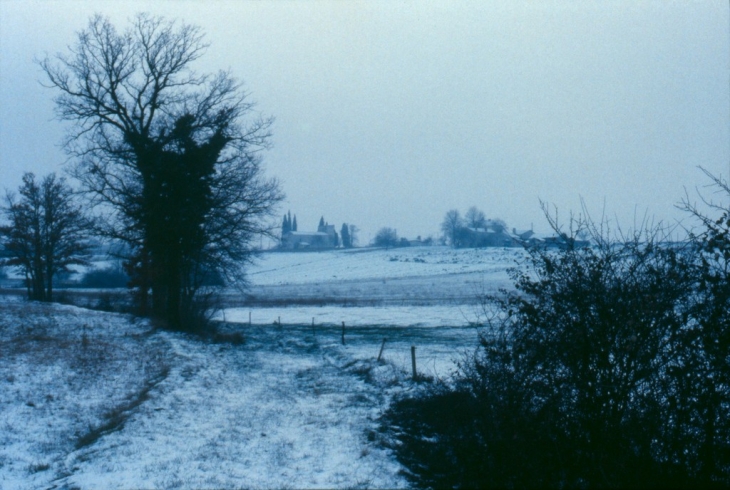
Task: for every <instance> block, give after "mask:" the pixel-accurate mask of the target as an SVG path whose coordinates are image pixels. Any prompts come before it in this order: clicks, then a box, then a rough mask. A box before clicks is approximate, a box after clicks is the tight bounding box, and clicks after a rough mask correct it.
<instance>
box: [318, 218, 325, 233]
mask: <svg viewBox="0 0 730 490" xmlns="http://www.w3.org/2000/svg"><path fill="white" fill-rule="evenodd" d="M324 226H325V223H324V216H322V217H321V218H319V225H318V226H317V231H324Z"/></svg>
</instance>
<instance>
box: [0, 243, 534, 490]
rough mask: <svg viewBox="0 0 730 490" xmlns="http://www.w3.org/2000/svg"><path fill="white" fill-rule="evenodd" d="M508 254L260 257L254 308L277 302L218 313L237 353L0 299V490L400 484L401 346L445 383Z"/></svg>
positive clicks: (96, 315)
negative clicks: (388, 433) (391, 429)
mask: <svg viewBox="0 0 730 490" xmlns="http://www.w3.org/2000/svg"><path fill="white" fill-rule="evenodd" d="M520 254H521V251H520V250H515V249H485V250H459V251H454V250H450V249H446V248H439V247H433V248H421V249H418V248H414V249H397V250H368V251H362V250H353V251H333V252H322V253H298V254H297V253H271V254H265V255H264V256H263V257H262V258H261V259H260V260H259V261H258V263H257V264H256V265H255V266H254V267H253V268H252V269H251V280H252V291H253V294H252V295H251V296H253V297H255V296H256V294H259V295H260V294H269V295H270V296H271V297H273V298H274V299H275V301H272V302H271V303H269V304H266V303H265V302H261V301H259V303H257V302H255V301H254V302H253V303H252V304H247V305H246V306H245V307H242V306H240V305H239V306H236V302H237V301H240V302H244V303H245V301H244V299H246V298H238V299H236V298H235V297H232V298H228V299H229V301H230V303H228V304H231V305H232V307H230V308H227V309H224V310H222V311H221V312H220V316H219V318H220V319H225V321H226V322H228V323H227V327H226V328H228V329H229V330H230V331H233V332H239V333H242V334H243V336H244V338H245V343H243V344H236V343H231V342H213V341H205V340H201V339H200V338H197V337H190V336H185V335H182V334H175V333H170V332H163V331H158V330H155V329H153V328H151V326H150V325H149V324H148V323H147V322H146V321H137V320H134V319H132V318H131V317H128V316H124V315H118V314H111V313H102V312H96V311H91V310H85V309H81V308H76V307H71V306H60V305H42V304H35V303H28V302H25V301H23V300H20V299H18V298H16V297H12V296H0V488H142V487H144V488H201V487H205V488H241V487H245V488H323V487H324V488H349V487H354V488H398V487H405V486H407V481H406V480H405V478H404V477H403V475H402V474H401V471H402V468H401V466H400V465H399V463H398V462H397V461H396V460H395V458H394V457H393V455H392V454H391V453H390V452H389V450H387V449H385V446H384V445H383V444H382V443H381V440H380V438H381V435H380V433H379V432H378V431H377V428H378V424H379V422H378V417H379V415H380V414H381V413H382V411H383V410H384V409H385V408H386V407H387V406H388V404H389V402H390V400H391V398H392V396H393V395H394V394H395V393H401V392H403V391H408V390H413V389H418V388H417V386H418V385H417V383H415V382H413V381H412V380H411V374H412V373H411V352H412V351H411V348H412V347H415V353H416V361H417V370H418V374H419V375H426V376H430V377H439V378H446V377H448V376H449V375H450V373H452V372H453V370H454V369H455V366H456V365H455V362H456V361H458V360H459V359H461V358H463V356H464V355H466V354H468V353H469V352H472V351H473V349H474V348H475V346H476V343H477V342H476V341H477V335H478V330H477V329H478V327H476V326H475V324H477V323H478V320H479V309H478V306H477V305H475V298H476V296H478V295H479V294H481V293H483V292H490V291H494V290H496V288H498V287H505V286H509V281H508V279H507V273H506V269H507V268H508V267H511V266H513V265H514V263H515V262H514V261H515V259H517V258H519V257H520ZM393 285H395V286H393ZM257 288H258V289H257ZM419 288H420V289H419ZM396 293H397V294H396ZM399 294H400V296H399ZM409 294H410V296H409ZM338 295H340V296H338ZM251 296H249V297H248V298H247V299H246V301H250V299H251ZM342 297H345V298H348V301H338V300H337V298H342ZM302 298H305V299H306V298H314V299H320V300H321V301H319V302H314V303H310V302H308V301H306V300H305V301H300V300H301V299H302ZM259 299H261V298H259ZM312 304H318V305H321V306H312ZM343 305H350V306H343ZM249 313H250V315H251V325H249ZM342 322H344V323H345V325H346V328H345V344H344V345H343V344H342ZM381 348H383V350H382V352H383V356H382V361H381V362H378V361H376V358H377V357H378V355H379V353H380V351H381Z"/></svg>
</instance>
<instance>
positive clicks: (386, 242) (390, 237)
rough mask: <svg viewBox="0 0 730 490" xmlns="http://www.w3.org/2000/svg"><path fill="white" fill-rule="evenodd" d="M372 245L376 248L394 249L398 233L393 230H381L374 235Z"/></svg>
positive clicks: (385, 228)
mask: <svg viewBox="0 0 730 490" xmlns="http://www.w3.org/2000/svg"><path fill="white" fill-rule="evenodd" d="M373 243H374V244H375V246H377V247H385V248H390V247H396V246H397V245H398V233H396V231H395V230H394V229H393V228H388V227H384V228H381V229H380V230H378V233H377V234H376V235H375V239H374V241H373Z"/></svg>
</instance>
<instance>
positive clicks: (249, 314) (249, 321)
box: [248, 310, 251, 327]
mask: <svg viewBox="0 0 730 490" xmlns="http://www.w3.org/2000/svg"><path fill="white" fill-rule="evenodd" d="M248 326H249V327H250V326H251V311H250V310H249V312H248Z"/></svg>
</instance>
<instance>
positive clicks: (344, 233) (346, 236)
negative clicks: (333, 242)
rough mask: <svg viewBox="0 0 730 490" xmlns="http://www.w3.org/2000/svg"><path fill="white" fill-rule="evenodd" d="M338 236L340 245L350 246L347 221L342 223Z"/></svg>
mask: <svg viewBox="0 0 730 490" xmlns="http://www.w3.org/2000/svg"><path fill="white" fill-rule="evenodd" d="M340 236H341V237H342V246H343V247H344V248H350V247H352V241H351V240H350V228H349V226H347V223H342V228H341V229H340Z"/></svg>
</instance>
